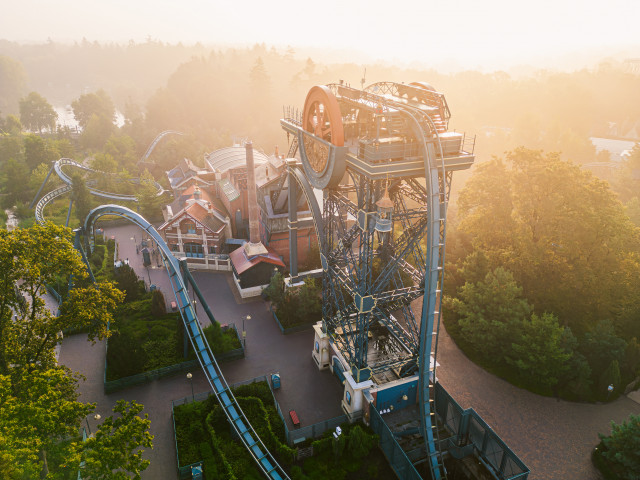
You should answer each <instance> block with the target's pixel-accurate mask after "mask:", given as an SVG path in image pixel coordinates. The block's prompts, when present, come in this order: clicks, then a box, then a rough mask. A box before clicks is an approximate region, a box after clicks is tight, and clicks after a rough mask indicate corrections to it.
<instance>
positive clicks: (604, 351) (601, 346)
mask: <svg viewBox="0 0 640 480" xmlns="http://www.w3.org/2000/svg"><path fill="white" fill-rule="evenodd" d="M626 346H627V342H625V341H624V340H623V339H622V338H620V337H618V335H616V332H615V328H614V326H613V323H612V322H611V321H610V320H603V321H600V322H598V323H597V324H596V325H595V326H594V327H593V329H592V330H591V331H589V332H587V333H586V335H585V336H584V339H583V341H582V342H581V345H580V351H581V352H582V354H583V355H584V356H585V357H586V358H587V360H588V361H589V365H590V366H591V370H592V371H593V378H594V380H599V379H600V377H601V375H602V373H603V372H604V370H605V369H606V368H607V367H609V366H610V365H611V362H613V361H614V360H615V361H616V362H620V361H621V360H622V358H623V356H624V352H625V348H626Z"/></svg>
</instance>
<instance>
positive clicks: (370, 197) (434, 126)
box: [281, 82, 474, 478]
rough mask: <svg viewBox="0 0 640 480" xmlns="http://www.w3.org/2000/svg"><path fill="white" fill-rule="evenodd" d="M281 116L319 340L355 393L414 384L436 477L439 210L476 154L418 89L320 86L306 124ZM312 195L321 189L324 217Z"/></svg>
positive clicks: (429, 95)
mask: <svg viewBox="0 0 640 480" xmlns="http://www.w3.org/2000/svg"><path fill="white" fill-rule="evenodd" d="M287 113H288V114H287ZM285 117H286V118H285V119H283V120H282V121H281V124H282V126H283V128H284V129H285V131H287V133H288V134H293V141H292V142H291V145H290V149H289V156H290V157H292V156H293V154H295V152H296V150H299V153H300V161H295V160H290V161H289V164H288V168H289V189H290V190H289V198H290V204H289V206H290V207H289V219H290V228H291V230H292V231H295V229H296V225H297V216H296V215H297V214H296V208H295V203H293V202H295V201H296V199H297V196H298V192H297V190H296V189H297V188H298V187H299V188H301V190H302V193H303V194H304V195H305V197H306V198H307V202H308V203H309V206H310V209H311V211H312V216H313V220H314V223H315V227H316V233H317V236H318V243H319V248H320V257H321V261H322V268H323V277H322V286H323V320H322V333H323V334H324V335H326V337H327V338H328V340H329V342H330V344H331V347H332V349H333V351H335V352H336V357H342V358H341V359H340V360H341V361H340V362H336V364H337V363H341V364H343V365H344V364H346V365H348V373H349V375H348V376H351V377H352V378H353V381H355V382H356V384H360V385H363V384H364V383H363V382H367V381H369V380H373V381H375V382H376V383H378V384H381V383H384V382H385V381H387V380H388V379H397V378H403V377H408V376H412V375H416V374H418V376H419V380H420V392H419V393H420V404H421V405H422V411H421V416H422V432H423V436H424V438H425V440H426V443H427V447H428V448H427V450H428V452H429V456H430V460H429V465H430V470H431V471H432V476H433V477H434V478H441V477H442V476H444V469H443V468H442V458H441V455H440V454H439V453H438V452H437V448H436V446H435V444H436V443H437V439H436V438H434V436H436V437H437V430H436V429H435V428H434V427H435V422H433V421H432V420H431V415H432V414H433V413H432V412H433V411H434V410H433V408H432V405H431V404H432V403H433V401H434V399H433V398H432V397H433V396H432V395H430V384H432V382H433V381H434V379H435V365H436V362H435V358H436V355H437V333H438V325H439V311H440V306H439V304H440V289H441V285H442V278H443V270H444V268H443V266H444V248H445V233H446V228H445V227H446V211H447V203H448V198H449V191H450V186H451V179H452V172H453V171H455V170H461V169H466V168H469V167H470V166H471V164H472V163H473V160H474V157H473V145H468V144H467V143H469V142H467V141H466V140H467V139H466V138H465V137H464V136H463V135H462V134H459V133H455V132H449V131H448V129H447V127H448V121H449V117H450V113H449V108H448V106H447V103H446V100H445V98H444V95H442V94H441V93H439V92H436V91H435V90H434V89H433V88H432V87H431V86H430V85H427V84H423V83H413V84H410V85H405V84H397V83H388V82H385V83H376V84H373V85H371V86H369V87H367V88H366V89H364V90H357V89H354V88H351V87H348V86H345V85H342V84H339V85H337V84H333V85H327V86H317V87H313V88H312V89H311V90H310V92H309V94H308V95H307V99H306V101H305V105H304V109H303V111H302V114H301V115H300V114H292V112H291V111H289V112H285ZM314 188H315V189H320V190H322V193H323V205H322V208H320V206H319V205H318V204H317V202H316V200H315V196H314V194H313V189H314ZM292 238H294V237H293V236H292ZM293 244H294V242H291V246H292V252H291V272H292V278H295V277H296V275H297V273H298V272H297V266H296V264H295V261H294V255H295V254H296V252H295V246H294V245H293ZM419 297H423V308H422V312H421V315H420V318H416V315H415V314H414V312H413V311H412V309H411V302H413V301H414V300H416V299H417V298H419ZM315 349H316V351H317V350H318V343H317V342H316V345H315ZM316 361H318V360H317V359H316ZM319 366H320V363H319ZM336 368H337V366H336ZM350 401H351V398H350V396H349V398H348V402H350ZM441 471H442V475H441V474H440V473H438V472H441Z"/></svg>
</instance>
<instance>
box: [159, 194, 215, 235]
mask: <svg viewBox="0 0 640 480" xmlns="http://www.w3.org/2000/svg"><path fill="white" fill-rule="evenodd" d="M184 218H190V219H192V220H194V221H196V222H198V223H200V224H201V225H202V226H203V227H205V228H206V229H207V230H209V231H210V232H212V233H219V232H220V231H221V230H223V229H224V227H225V226H226V223H225V222H223V221H222V220H220V218H218V217H217V216H216V215H214V214H212V213H210V212H209V211H208V210H207V209H206V208H205V207H203V206H202V205H200V203H198V202H197V201H195V202H193V203H190V204H188V205H187V206H186V207H185V208H184V209H183V210H181V211H180V212H178V213H177V214H176V215H174V216H173V217H172V218H170V219H169V220H167V221H166V222H165V223H163V224H162V225H160V227H159V228H158V230H166V229H167V228H168V227H169V226H170V225H172V224H174V223H175V222H181V221H182V220H183V219H184Z"/></svg>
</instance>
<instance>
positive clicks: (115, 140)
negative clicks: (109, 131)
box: [103, 135, 138, 170]
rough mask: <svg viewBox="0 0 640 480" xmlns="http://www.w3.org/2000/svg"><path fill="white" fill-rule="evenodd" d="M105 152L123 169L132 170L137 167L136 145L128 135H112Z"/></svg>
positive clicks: (105, 146) (106, 144)
mask: <svg viewBox="0 0 640 480" xmlns="http://www.w3.org/2000/svg"><path fill="white" fill-rule="evenodd" d="M103 151H104V153H106V154H107V155H111V156H112V157H113V158H114V159H115V160H116V162H117V163H118V165H119V166H120V167H121V168H126V169H129V170H132V169H134V168H135V167H136V162H137V161H138V158H137V156H136V143H135V141H134V140H133V138H131V137H130V136H128V135H111V137H109V139H108V140H107V143H105V145H104V149H103Z"/></svg>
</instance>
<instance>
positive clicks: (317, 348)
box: [316, 340, 320, 353]
mask: <svg viewBox="0 0 640 480" xmlns="http://www.w3.org/2000/svg"><path fill="white" fill-rule="evenodd" d="M316 353H320V344H319V343H318V341H317V340H316Z"/></svg>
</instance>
